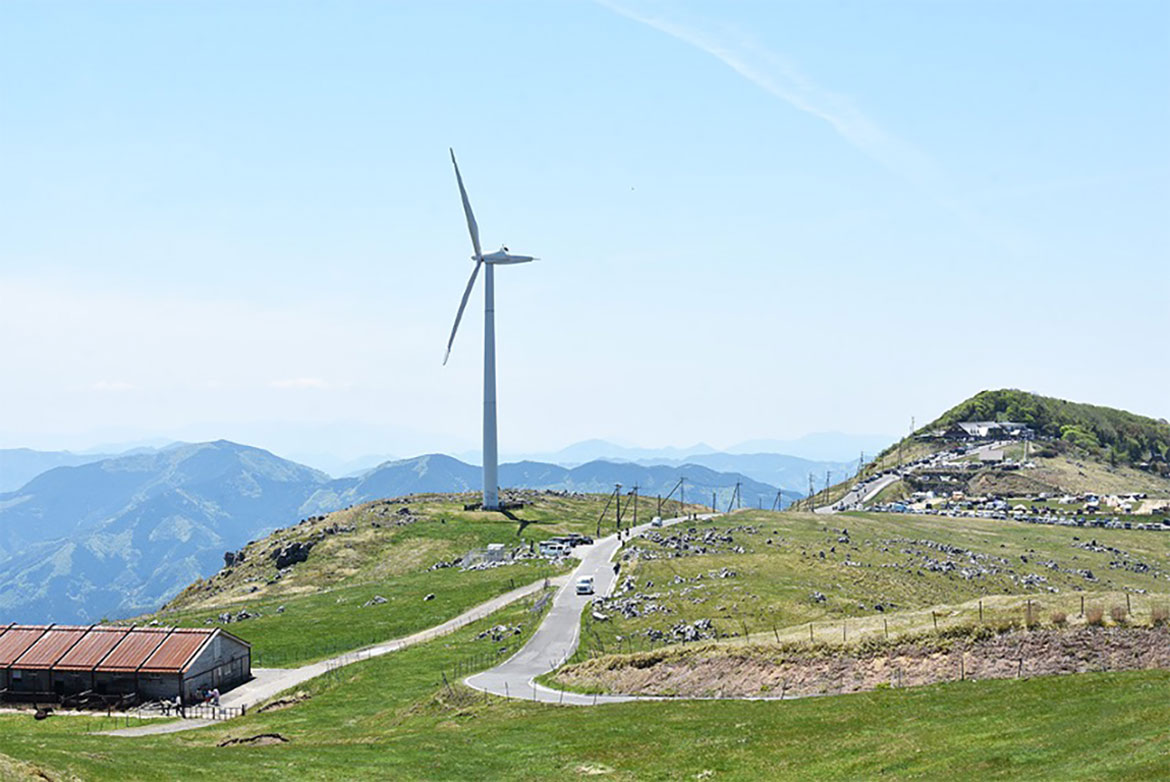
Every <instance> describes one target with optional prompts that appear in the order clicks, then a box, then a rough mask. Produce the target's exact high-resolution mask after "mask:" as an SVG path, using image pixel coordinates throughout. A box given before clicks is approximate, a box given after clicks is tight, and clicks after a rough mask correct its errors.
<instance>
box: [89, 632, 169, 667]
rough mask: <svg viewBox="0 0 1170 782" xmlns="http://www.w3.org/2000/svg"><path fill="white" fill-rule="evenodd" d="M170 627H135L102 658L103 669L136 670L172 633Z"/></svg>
mask: <svg viewBox="0 0 1170 782" xmlns="http://www.w3.org/2000/svg"><path fill="white" fill-rule="evenodd" d="M170 632H171V629H170V628H156V627H135V628H134V630H133V632H129V633H127V634H126V636H125V637H124V638H123V639H122V642H121V643H120V644H118V645H117V646H116V647H114V651H112V652H110V653H109V654H108V655H106V659H104V660H102V663H101V670H103V671H135V670H137V669H138V666H140V665H142V664H143V663H144V662H146V658H147V657H150V655H152V654H154V650H155V649H157V648H158V645H159V644H161V643H162V642H163V639H164V638H166V637H167V635H168V634H170Z"/></svg>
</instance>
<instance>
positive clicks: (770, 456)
mask: <svg viewBox="0 0 1170 782" xmlns="http://www.w3.org/2000/svg"><path fill="white" fill-rule="evenodd" d="M688 461H690V462H691V463H693V464H699V465H702V466H704V467H710V468H711V469H712V470H717V471H719V472H730V473H741V474H743V475H746V476H748V477H749V478H753V479H755V480H757V481H760V482H761V483H767V484H771V485H772V486H778V487H780V488H782V489H785V490H787V491H792V492H798V493H800V494H801V495H802V496H803V495H804V494H807V493H808V476H809V474H810V473H811V474H812V475H813V476H814V477H815V480H816V485H817V486H818V487H820V486H823V485H824V481H825V473H826V471H828V472H829V473H830V475H831V476H832V482H833V483H836V482H838V481H840V480H842V479H844V478H845V476H847V475H853V474H854V473H856V472H857V460H856V459H854V460H853V461H852V462H825V461H812V460H809V459H801V458H800V457H798V456H786V455H784V454H780V453H745V454H736V453H710V454H696V455H695V456H691V457H689V458H688Z"/></svg>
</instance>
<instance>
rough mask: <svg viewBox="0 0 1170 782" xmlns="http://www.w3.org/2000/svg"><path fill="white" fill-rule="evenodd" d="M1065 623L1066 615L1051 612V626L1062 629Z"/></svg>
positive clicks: (1059, 612)
mask: <svg viewBox="0 0 1170 782" xmlns="http://www.w3.org/2000/svg"><path fill="white" fill-rule="evenodd" d="M1067 621H1068V614H1066V613H1065V612H1064V611H1053V612H1052V624H1054V625H1056V626H1057V627H1063V626H1064V624H1065V622H1067Z"/></svg>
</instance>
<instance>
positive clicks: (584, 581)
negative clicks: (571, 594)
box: [577, 576, 593, 595]
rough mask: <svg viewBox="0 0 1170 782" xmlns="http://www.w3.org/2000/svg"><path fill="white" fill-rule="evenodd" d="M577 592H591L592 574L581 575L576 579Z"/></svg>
mask: <svg viewBox="0 0 1170 782" xmlns="http://www.w3.org/2000/svg"><path fill="white" fill-rule="evenodd" d="M577 594H579V595H591V594H593V576H582V577H581V578H579V579H577Z"/></svg>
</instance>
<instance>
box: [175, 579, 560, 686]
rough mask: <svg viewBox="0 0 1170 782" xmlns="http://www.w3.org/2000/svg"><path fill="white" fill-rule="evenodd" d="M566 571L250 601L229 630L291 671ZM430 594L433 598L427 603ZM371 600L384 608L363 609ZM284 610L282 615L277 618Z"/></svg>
mask: <svg viewBox="0 0 1170 782" xmlns="http://www.w3.org/2000/svg"><path fill="white" fill-rule="evenodd" d="M567 570H568V568H567V567H566V566H561V567H554V566H552V565H550V564H549V563H547V562H544V561H526V562H522V563H517V564H515V565H509V566H506V567H498V568H492V569H490V570H478V571H467V572H460V571H459V570H458V569H456V568H446V569H443V570H437V571H432V572H430V573H428V572H425V571H424V572H419V573H411V574H408V575H404V576H400V577H397V578H389V579H386V580H384V581H381V582H377V583H372V584H356V585H353V586H339V587H334V588H333V589H328V590H324V591H322V592H319V593H315V594H309V595H302V596H289V597H281V598H269V599H266V600H262V601H256V602H254V603H248V604H247V605H246V607H247V610H248V611H249V612H252V613H256V614H259V616H258V617H256V618H254V619H248V620H246V621H243V622H233V623H231V624H228V625H226V629H227V630H228V631H229V632H232V633H235V634H237V635H239V636H240V637H242V638H244V639H245V640H246V641H248V642H249V643H251V644H252V664H253V665H255V666H257V667H266V668H287V667H293V666H297V665H303V664H305V663H309V662H313V661H316V660H319V659H322V658H325V657H330V656H333V655H336V654H340V653H342V652H346V651H350V650H353V649H358V648H361V647H363V646H369V645H371V644H374V643H379V642H382V641H388V640H392V639H395V638H402V637H404V636H407V635H410V634H412V633H415V632H418V631H420V630H425V629H427V628H428V627H434V626H435V625H438V624H441V623H443V622H445V621H447V620H448V619H451V618H453V617H455V616H458V615H459V614H461V613H463V612H464V611H466V610H468V609H469V608H473V607H474V606H476V605H479V604H480V603H483V602H485V601H487V600H490V599H491V598H493V597H495V596H497V595H500V594H503V593H505V592H508V591H510V590H511V589H514V588H517V587H521V586H524V585H525V584H529V583H532V582H533V581H537V580H540V579H543V578H546V577H549V576H556V575H558V574H559V573H562V572H567ZM430 594H433V595H434V596H435V597H434V599H432V600H425V599H424V598H425V597H426V596H427V595H430ZM375 596H379V597H383V598H385V600H386V602H385V603H381V604H374V605H366V603H368V602H369V601H371V600H372V599H373V598H374V597H375ZM282 606H283V608H284V611H283V612H282V613H277V609H278V608H280V607H282ZM237 610H238V607H237ZM215 616H216V612H215V609H204V610H199V611H182V612H178V613H174V614H167V615H166V616H165V617H163V620H164V621H165V622H166V623H167V624H175V625H179V626H183V627H204V626H207V623H206V620H207V619H209V618H213V617H215Z"/></svg>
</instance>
